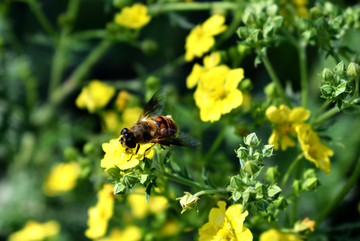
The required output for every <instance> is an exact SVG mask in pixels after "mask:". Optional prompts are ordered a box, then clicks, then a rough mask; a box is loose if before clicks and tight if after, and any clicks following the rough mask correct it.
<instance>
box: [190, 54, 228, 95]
mask: <svg viewBox="0 0 360 241" xmlns="http://www.w3.org/2000/svg"><path fill="white" fill-rule="evenodd" d="M220 60H221V57H220V53H219V52H213V53H211V54H209V55H207V56H205V57H204V60H203V62H204V66H201V65H199V64H197V63H196V64H194V66H193V69H192V71H191V73H190V75H189V76H188V77H187V79H186V86H187V88H188V89H192V88H194V87H195V85H196V84H197V83H198V81H199V80H200V78H201V75H202V74H204V73H206V72H207V71H209V70H210V69H211V68H213V67H215V66H217V65H218V64H219V63H220Z"/></svg>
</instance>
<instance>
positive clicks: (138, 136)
mask: <svg viewBox="0 0 360 241" xmlns="http://www.w3.org/2000/svg"><path fill="white" fill-rule="evenodd" d="M164 104H165V91H164V89H160V90H158V91H157V92H156V93H155V94H154V95H153V96H152V97H151V99H150V100H149V102H148V103H147V104H146V105H145V107H144V110H143V112H142V113H141V114H140V116H139V118H138V120H137V121H136V122H135V123H134V124H133V125H132V126H130V127H129V128H124V129H122V131H121V135H120V140H119V141H120V143H121V145H122V146H123V147H126V148H135V147H137V149H136V152H135V154H136V153H137V152H138V151H139V148H140V144H145V143H154V145H156V143H158V144H160V145H161V146H172V145H178V146H188V147H196V146H198V145H200V142H199V141H198V140H196V139H195V138H193V137H191V136H189V135H187V134H185V133H183V132H179V131H178V127H177V125H176V123H175V121H174V120H173V119H172V117H171V116H161V115H160V114H161V112H162V110H163V107H164ZM150 148H151V147H150ZM150 148H149V149H150Z"/></svg>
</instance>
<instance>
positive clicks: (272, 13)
mask: <svg viewBox="0 0 360 241" xmlns="http://www.w3.org/2000/svg"><path fill="white" fill-rule="evenodd" d="M278 11H279V7H278V6H277V5H276V4H272V5H269V6H267V8H266V13H267V14H268V15H269V16H272V17H273V16H276V14H277V13H278Z"/></svg>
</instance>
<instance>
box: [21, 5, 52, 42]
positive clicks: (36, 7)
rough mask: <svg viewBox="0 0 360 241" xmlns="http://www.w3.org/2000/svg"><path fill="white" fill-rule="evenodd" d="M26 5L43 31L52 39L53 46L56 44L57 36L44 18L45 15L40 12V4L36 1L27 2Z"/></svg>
mask: <svg viewBox="0 0 360 241" xmlns="http://www.w3.org/2000/svg"><path fill="white" fill-rule="evenodd" d="M27 3H28V4H29V7H30V9H31V11H32V12H33V13H34V15H35V17H36V18H37V20H38V21H39V23H40V25H41V26H42V27H43V28H44V30H45V31H46V32H47V33H48V34H49V35H50V37H51V38H52V41H53V42H54V44H56V42H57V34H56V32H55V30H54V28H53V26H52V25H51V23H50V22H49V20H48V19H47V18H46V16H45V14H44V13H43V11H42V10H41V7H40V4H39V3H38V1H35V0H28V1H27Z"/></svg>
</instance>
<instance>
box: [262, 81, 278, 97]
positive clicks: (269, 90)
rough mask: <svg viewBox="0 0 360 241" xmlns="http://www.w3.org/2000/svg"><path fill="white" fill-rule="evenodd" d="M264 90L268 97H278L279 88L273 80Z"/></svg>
mask: <svg viewBox="0 0 360 241" xmlns="http://www.w3.org/2000/svg"><path fill="white" fill-rule="evenodd" d="M264 92H265V94H266V95H267V96H268V97H276V96H277V90H276V86H275V83H274V82H271V83H270V84H268V85H266V86H265V88H264Z"/></svg>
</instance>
